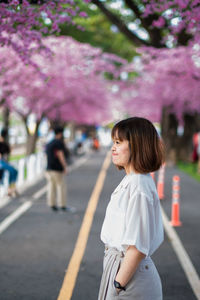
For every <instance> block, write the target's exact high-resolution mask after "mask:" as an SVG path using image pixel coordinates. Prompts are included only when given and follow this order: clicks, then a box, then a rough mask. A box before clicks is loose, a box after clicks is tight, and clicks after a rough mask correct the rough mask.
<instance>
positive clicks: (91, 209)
mask: <svg viewBox="0 0 200 300" xmlns="http://www.w3.org/2000/svg"><path fill="white" fill-rule="evenodd" d="M110 162H111V152H110V151H109V152H108V153H107V155H106V158H105V160H104V163H103V166H102V168H101V171H100V173H99V176H98V179H97V181H96V185H95V187H94V189H93V192H92V195H91V197H90V200H89V202H88V206H87V209H86V212H85V215H84V219H83V222H82V225H81V229H80V231H79V235H78V238H77V241H76V245H75V248H74V252H73V254H72V257H71V260H70V262H69V265H68V268H67V270H66V274H65V278H64V281H63V284H62V287H61V290H60V293H59V296H58V299H57V300H70V299H71V297H72V293H73V290H74V286H75V283H76V278H77V275H78V271H79V268H80V264H81V261H82V258H83V255H84V252H85V248H86V245H87V240H88V236H89V232H90V228H91V225H92V221H93V217H94V213H95V211H96V207H97V204H98V200H99V196H100V193H101V190H102V188H103V184H104V181H105V177H106V173H107V170H108V167H109V165H110Z"/></svg>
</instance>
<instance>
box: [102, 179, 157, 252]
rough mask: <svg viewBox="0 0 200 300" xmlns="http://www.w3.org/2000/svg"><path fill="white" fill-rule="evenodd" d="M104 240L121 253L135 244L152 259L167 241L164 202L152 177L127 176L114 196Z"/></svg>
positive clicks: (106, 221)
mask: <svg viewBox="0 0 200 300" xmlns="http://www.w3.org/2000/svg"><path fill="white" fill-rule="evenodd" d="M101 240H102V241H103V242H104V243H105V244H107V245H108V246H110V247H115V248H117V249H118V250H119V251H126V249H127V247H128V246H129V245H134V246H135V247H136V248H137V249H138V250H139V251H140V252H142V253H144V254H145V255H146V256H151V255H152V254H153V253H154V252H155V250H156V249H157V248H158V247H159V246H160V244H161V243H162V241H163V223H162V216H161V210H160V201H159V198H158V194H157V191H156V187H155V183H154V181H153V179H152V177H151V175H150V174H136V173H131V174H129V175H126V176H125V177H124V178H123V179H122V181H121V182H120V184H119V185H118V186H117V188H116V189H115V190H114V192H113V193H112V195H111V199H110V202H109V204H108V207H107V210H106V215H105V219H104V222H103V226H102V230H101Z"/></svg>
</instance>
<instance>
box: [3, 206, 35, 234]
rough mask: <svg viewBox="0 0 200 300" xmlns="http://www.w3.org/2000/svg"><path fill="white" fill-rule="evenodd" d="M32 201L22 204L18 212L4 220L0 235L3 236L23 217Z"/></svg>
mask: <svg viewBox="0 0 200 300" xmlns="http://www.w3.org/2000/svg"><path fill="white" fill-rule="evenodd" d="M32 205H33V202H32V201H27V202H25V203H24V204H22V205H21V206H20V207H19V208H18V209H17V210H15V211H14V212H13V213H12V214H10V215H9V216H8V217H7V218H5V219H4V220H3V222H1V224H0V234H2V233H3V232H4V231H5V230H6V229H7V228H8V227H9V226H10V225H11V224H13V223H14V222H15V221H16V220H17V219H19V217H20V216H22V215H23V214H24V213H25V212H26V211H27V210H28V209H29V208H30V207H31V206H32Z"/></svg>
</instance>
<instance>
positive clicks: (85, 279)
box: [0, 150, 200, 300]
mask: <svg viewBox="0 0 200 300" xmlns="http://www.w3.org/2000/svg"><path fill="white" fill-rule="evenodd" d="M105 156H106V152H105V151H103V150H102V151H100V152H96V153H91V154H90V156H89V157H88V158H87V159H85V160H83V161H82V163H81V164H80V165H77V166H76V168H74V169H73V170H72V171H71V172H70V173H69V174H68V175H67V177H66V182H67V187H68V200H67V201H68V205H69V206H72V207H74V208H75V209H76V211H75V212H74V213H69V212H61V211H58V212H53V211H51V210H50V209H49V208H48V207H47V205H46V199H45V193H41V195H40V196H35V195H36V193H38V191H40V190H41V189H43V188H44V186H45V180H44V179H42V180H41V181H40V182H39V183H37V184H36V185H35V186H33V187H31V188H29V189H28V190H26V191H25V192H24V193H23V194H22V195H20V197H19V198H17V199H13V200H12V201H11V202H10V203H9V204H8V205H6V206H4V207H3V208H2V209H1V210H0V226H1V224H2V222H3V221H4V220H5V219H6V218H7V217H8V216H10V215H11V214H12V213H13V212H15V211H16V209H18V208H19V207H21V206H22V205H23V204H24V203H27V201H30V203H31V206H30V208H28V209H27V210H26V211H25V212H24V213H23V214H22V215H21V216H20V217H19V218H18V219H17V220H15V221H14V222H13V223H11V224H10V226H9V227H8V228H7V229H6V230H4V231H3V232H2V233H1V234H0V266H1V267H0V299H1V300H56V299H58V297H59V295H60V293H61V288H62V287H63V280H64V278H65V275H66V274H67V273H68V271H67V270H68V265H69V263H70V261H71V259H72V254H73V253H74V249H75V245H76V242H77V238H78V235H79V232H80V228H81V226H82V222H83V219H84V215H85V213H86V208H87V205H88V202H89V200H90V199H91V194H92V192H93V190H94V187H95V185H96V182H97V178H98V175H99V172H100V170H101V169H102V164H103V162H104V159H105ZM104 171H105V170H104ZM177 172H178V174H179V175H180V176H181V185H182V190H181V205H182V206H181V218H182V220H181V221H182V222H183V225H182V227H180V228H176V229H175V231H176V233H177V234H178V236H179V237H180V239H181V241H182V243H183V246H184V247H185V249H186V251H187V253H188V255H189V257H190V259H191V261H192V263H193V265H194V268H195V269H196V271H197V274H198V276H199V272H200V250H199V240H200V235H199V232H198V231H199V230H198V227H199V224H200V218H199V211H200V201H199V184H198V183H197V182H195V181H194V180H193V179H190V178H189V177H188V176H186V175H184V174H183V173H180V172H179V171H177V170H176V169H175V168H167V170H166V176H165V199H164V200H162V207H163V209H164V211H165V213H166V214H167V216H168V218H170V209H171V179H172V176H173V175H174V174H176V173H177ZM105 174H106V178H105V182H104V184H103V186H102V190H101V193H100V197H99V198H98V197H96V198H97V200H98V204H97V208H96V210H95V213H94V219H93V222H92V226H91V228H89V229H90V230H89V237H88V240H86V242H87V243H86V249H85V251H84V253H83V254H84V255H83V258H82V260H81V263H80V268H78V271H79V272H78V274H77V278H76V280H75V286H74V288H72V297H71V299H72V300H96V299H97V295H98V288H99V284H100V278H101V273H102V259H103V250H104V246H103V244H102V243H101V241H100V239H99V235H100V230H101V225H102V222H103V217H104V214H105V210H106V206H107V203H108V201H109V197H110V194H111V193H112V191H113V189H114V188H115V187H116V185H117V184H118V183H119V181H120V180H121V178H122V177H123V176H124V173H123V171H118V170H117V169H116V168H115V167H114V166H112V165H110V166H109V167H108V170H107V171H105ZM38 195H39V194H38ZM81 242H82V243H83V241H81ZM80 245H81V246H79V249H78V250H80V248H82V247H83V246H82V245H83V244H80ZM83 248H84V247H83ZM78 252H80V251H78ZM153 259H154V261H155V263H156V266H157V268H158V270H159V273H160V276H161V280H162V283H163V294H164V297H163V300H172V299H173V300H195V299H198V298H197V297H196V296H195V294H194V292H193V290H192V288H191V284H190V283H189V281H188V278H187V276H186V275H185V273H184V271H183V267H182V266H181V264H180V262H179V260H178V258H177V255H176V254H175V251H174V249H173V247H172V244H171V241H170V240H169V238H168V236H167V235H165V241H164V243H163V244H162V245H161V247H160V248H159V250H158V251H157V252H156V253H155V254H154V255H153ZM74 270H75V269H74ZM72 277H73V276H72V274H70V278H72ZM70 284H71V283H70ZM69 288H71V287H70V286H69ZM64 289H68V286H67V287H66V286H64ZM60 299H62V296H61V298H60ZM66 299H67V298H66ZM149 300H153V299H149Z"/></svg>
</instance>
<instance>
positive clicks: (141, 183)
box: [129, 173, 156, 198]
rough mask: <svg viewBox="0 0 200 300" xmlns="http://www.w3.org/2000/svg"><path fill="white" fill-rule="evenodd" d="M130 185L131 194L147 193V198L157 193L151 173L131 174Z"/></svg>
mask: <svg viewBox="0 0 200 300" xmlns="http://www.w3.org/2000/svg"><path fill="white" fill-rule="evenodd" d="M129 186H130V191H131V194H135V195H136V194H143V195H146V197H147V198H151V196H152V194H154V193H156V186H155V183H154V181H153V179H152V177H151V175H150V174H149V173H148V174H138V173H137V174H136V173H134V174H131V176H130V180H129Z"/></svg>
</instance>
